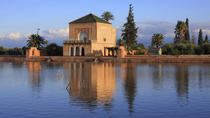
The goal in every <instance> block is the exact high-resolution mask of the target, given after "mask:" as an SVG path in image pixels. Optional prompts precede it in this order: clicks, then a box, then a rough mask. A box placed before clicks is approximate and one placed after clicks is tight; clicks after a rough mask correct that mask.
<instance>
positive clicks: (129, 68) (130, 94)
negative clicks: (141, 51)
mask: <svg viewBox="0 0 210 118" xmlns="http://www.w3.org/2000/svg"><path fill="white" fill-rule="evenodd" d="M120 66H121V68H122V71H121V77H122V80H123V83H124V89H125V98H126V99H127V102H128V105H129V107H128V110H129V112H130V113H132V112H133V111H134V110H133V109H134V108H133V105H134V100H135V97H136V92H137V90H136V84H137V81H136V64H120Z"/></svg>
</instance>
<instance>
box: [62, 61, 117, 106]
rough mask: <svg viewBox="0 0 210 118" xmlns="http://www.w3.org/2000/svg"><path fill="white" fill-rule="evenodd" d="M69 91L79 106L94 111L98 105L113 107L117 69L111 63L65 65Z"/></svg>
mask: <svg viewBox="0 0 210 118" xmlns="http://www.w3.org/2000/svg"><path fill="white" fill-rule="evenodd" d="M63 67H64V70H65V71H64V79H65V78H68V79H69V86H68V87H67V90H68V92H69V95H70V97H71V100H73V101H74V102H76V103H77V105H81V106H85V108H88V109H93V108H95V107H97V106H98V105H101V106H107V107H111V101H112V98H113V97H114V96H115V91H116V67H115V65H113V64H111V63H65V64H64V65H63Z"/></svg>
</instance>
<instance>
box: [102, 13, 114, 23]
mask: <svg viewBox="0 0 210 118" xmlns="http://www.w3.org/2000/svg"><path fill="white" fill-rule="evenodd" d="M101 17H102V19H104V20H105V21H107V22H109V20H114V15H113V14H112V13H111V12H109V11H106V12H104V13H103V14H102V15H101Z"/></svg>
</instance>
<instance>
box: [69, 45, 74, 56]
mask: <svg viewBox="0 0 210 118" xmlns="http://www.w3.org/2000/svg"><path fill="white" fill-rule="evenodd" d="M70 50H71V52H70V55H71V56H74V48H73V47H71V48H70Z"/></svg>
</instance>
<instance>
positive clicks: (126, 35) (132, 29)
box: [122, 4, 138, 50]
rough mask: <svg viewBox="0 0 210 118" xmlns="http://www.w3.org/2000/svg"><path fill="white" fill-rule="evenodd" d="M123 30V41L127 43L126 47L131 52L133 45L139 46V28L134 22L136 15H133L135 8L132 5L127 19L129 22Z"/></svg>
mask: <svg viewBox="0 0 210 118" xmlns="http://www.w3.org/2000/svg"><path fill="white" fill-rule="evenodd" d="M123 28H124V29H123V30H122V37H123V38H122V39H123V40H124V41H125V45H126V46H127V49H128V50H130V49H131V47H133V45H137V40H136V38H137V31H138V27H136V24H135V22H134V14H133V7H132V5H131V4H130V8H129V14H128V17H127V22H126V23H125V24H124V25H123Z"/></svg>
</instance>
